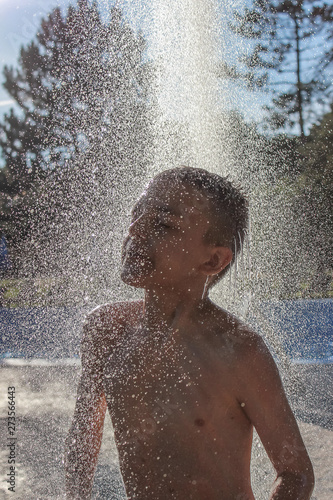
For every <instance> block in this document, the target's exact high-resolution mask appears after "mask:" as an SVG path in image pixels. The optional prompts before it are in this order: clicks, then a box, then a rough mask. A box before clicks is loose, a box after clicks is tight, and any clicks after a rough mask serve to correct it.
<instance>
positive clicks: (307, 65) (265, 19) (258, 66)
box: [224, 0, 333, 138]
mask: <svg viewBox="0 0 333 500" xmlns="http://www.w3.org/2000/svg"><path fill="white" fill-rule="evenodd" d="M332 21H333V10H332V5H329V4H327V3H326V2H324V1H323V0H268V1H267V0H253V2H252V6H251V7H250V8H249V7H245V9H244V10H243V11H241V12H240V11H235V13H234V22H233V24H232V25H231V29H232V30H233V31H234V32H235V33H236V34H237V35H239V36H240V37H242V38H245V39H248V40H250V41H251V42H253V45H252V49H251V50H250V52H249V53H247V52H245V53H244V54H243V55H242V57H241V63H242V64H243V66H245V68H246V69H245V70H244V71H242V70H239V69H237V68H236V67H234V68H228V70H227V74H229V75H232V76H233V78H234V79H237V78H241V79H245V81H246V82H247V85H248V86H249V87H250V88H252V89H254V88H261V89H263V90H267V91H268V92H269V93H270V94H271V95H272V102H271V104H270V105H267V106H266V111H267V116H266V118H267V120H266V121H267V124H268V125H269V127H270V128H271V129H273V130H280V131H281V130H284V131H293V132H296V134H297V135H299V136H300V137H301V138H304V137H305V135H306V133H307V130H308V129H309V127H310V126H311V124H313V123H314V122H315V121H316V120H317V119H318V118H320V117H321V116H322V114H323V113H325V112H326V111H327V107H326V102H327V96H328V95H331V94H332V90H333V86H332V69H331V67H330V65H331V63H332ZM318 47H319V48H318ZM316 49H317V50H316ZM318 54H319V55H318ZM224 66H225V65H224ZM224 72H225V69H224Z"/></svg>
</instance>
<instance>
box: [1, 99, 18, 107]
mask: <svg viewBox="0 0 333 500" xmlns="http://www.w3.org/2000/svg"><path fill="white" fill-rule="evenodd" d="M14 103H15V101H14V100H13V99H6V100H4V101H0V107H1V106H9V105H10V104H14Z"/></svg>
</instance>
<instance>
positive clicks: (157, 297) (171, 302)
mask: <svg viewBox="0 0 333 500" xmlns="http://www.w3.org/2000/svg"><path fill="white" fill-rule="evenodd" d="M208 301H209V299H208V298H207V297H204V298H202V296H201V295H200V292H199V293H189V294H187V295H186V294H184V293H179V292H178V293H177V292H171V293H170V292H169V293H168V294H166V293H165V291H162V290H161V291H158V292H156V291H152V290H146V291H145V299H144V306H143V318H142V327H143V328H147V329H150V330H161V331H163V330H165V329H176V328H177V329H179V328H180V329H182V328H186V326H188V325H189V324H190V323H191V322H193V321H194V320H195V318H196V316H197V315H198V312H199V311H202V309H203V308H204V306H205V305H206V304H207V302H208Z"/></svg>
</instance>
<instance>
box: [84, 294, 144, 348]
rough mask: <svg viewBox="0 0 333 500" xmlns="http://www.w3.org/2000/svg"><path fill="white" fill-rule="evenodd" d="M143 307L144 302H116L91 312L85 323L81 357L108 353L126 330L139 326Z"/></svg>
mask: <svg viewBox="0 0 333 500" xmlns="http://www.w3.org/2000/svg"><path fill="white" fill-rule="evenodd" d="M142 306H143V303H142V301H133V302H115V303H112V304H103V305H100V306H98V307H95V309H93V310H92V311H90V312H89V313H88V314H87V315H86V317H85V319H84V322H83V336H82V340H81V355H84V353H92V352H96V354H99V355H101V354H102V353H103V352H104V353H106V352H107V351H108V350H109V348H111V347H112V345H113V344H114V342H116V341H117V340H118V339H119V338H120V337H121V335H122V334H123V333H124V331H125V330H126V328H131V327H134V326H135V325H136V324H137V322H138V321H139V320H140V316H141V312H142Z"/></svg>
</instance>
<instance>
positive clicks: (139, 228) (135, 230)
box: [128, 215, 147, 239]
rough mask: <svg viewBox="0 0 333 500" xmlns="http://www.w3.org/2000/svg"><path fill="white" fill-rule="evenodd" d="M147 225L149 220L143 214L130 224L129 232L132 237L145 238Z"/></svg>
mask: <svg viewBox="0 0 333 500" xmlns="http://www.w3.org/2000/svg"><path fill="white" fill-rule="evenodd" d="M146 226H147V221H145V219H144V217H143V215H141V216H140V217H138V218H137V219H136V220H135V221H133V222H132V223H131V224H130V227H129V229H128V233H129V235H130V236H132V237H136V238H142V239H144V238H146Z"/></svg>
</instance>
